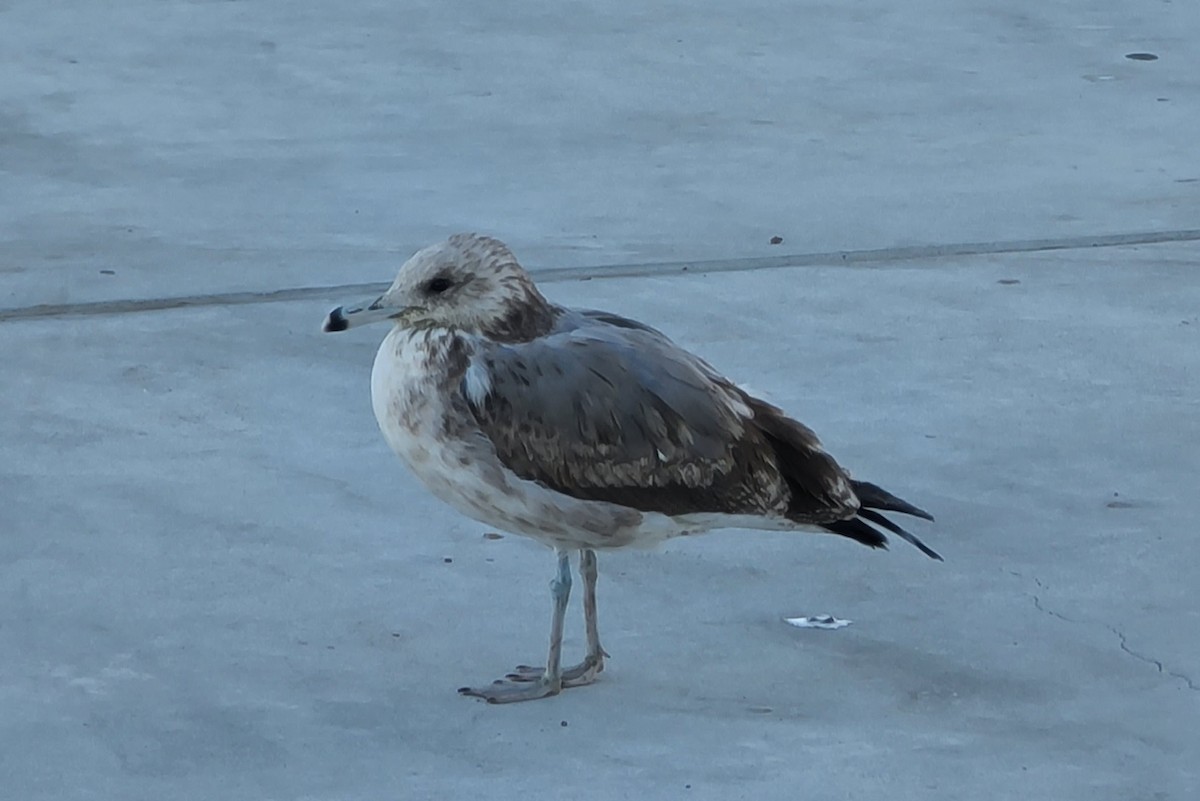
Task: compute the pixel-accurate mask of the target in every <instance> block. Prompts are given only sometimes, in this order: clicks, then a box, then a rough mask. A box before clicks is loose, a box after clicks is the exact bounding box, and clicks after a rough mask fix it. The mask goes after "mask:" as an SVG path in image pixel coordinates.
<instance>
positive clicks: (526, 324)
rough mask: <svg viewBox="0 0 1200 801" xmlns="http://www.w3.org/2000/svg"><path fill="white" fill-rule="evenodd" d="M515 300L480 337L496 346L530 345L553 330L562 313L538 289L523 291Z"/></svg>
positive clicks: (509, 301) (530, 288)
mask: <svg viewBox="0 0 1200 801" xmlns="http://www.w3.org/2000/svg"><path fill="white" fill-rule="evenodd" d="M522 290H523V291H522V292H521V294H520V295H518V296H517V297H514V298H512V299H510V300H508V301H507V302H506V303H505V306H504V309H503V310H502V311H501V313H500V314H498V315H496V316H495V317H493V318H492V319H491V320H489V321H488V323H487V324H486V325H484V326H482V328H481V333H482V334H483V335H484V336H485V337H487V338H488V339H490V340H493V341H495V342H504V343H508V344H512V343H515V342H529V341H530V340H533V339H537V338H538V337H540V336H545V335H546V334H548V333H550V331H551V330H553V328H554V323H555V321H556V320H557V319H558V316H559V315H560V314H561V313H562V309H560V308H559V307H557V306H555V305H554V304H552V303H550V301H548V300H546V298H544V297H543V296H542V293H541V292H538V290H537V287H535V286H532V285H529V286H525V287H522Z"/></svg>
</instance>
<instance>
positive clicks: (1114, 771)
mask: <svg viewBox="0 0 1200 801" xmlns="http://www.w3.org/2000/svg"><path fill="white" fill-rule="evenodd" d="M1198 29H1200V7H1197V6H1196V5H1195V4H1189V3H1181V2H1175V3H1156V4H1152V5H1140V6H1129V5H1127V4H1117V3H1113V2H1103V3H1087V4H1085V3H1064V4H1055V5H1053V6H1048V5H1046V4H1043V3H1033V2H1016V3H1009V4H1006V5H1005V7H1004V9H1003V10H996V8H995V4H985V3H977V2H965V3H964V2H955V3H941V2H936V0H920V2H917V3H910V4H906V5H903V6H900V5H897V4H885V3H879V2H866V3H859V4H854V5H853V6H847V5H844V4H835V3H828V2H823V1H822V2H810V3H803V4H785V3H777V2H765V0H764V1H763V2H757V3H740V4H737V5H734V4H725V3H717V2H698V3H687V4H671V3H662V2H653V3H648V4H640V5H638V6H636V8H635V7H633V6H629V7H619V6H617V5H616V4H612V5H601V4H585V3H574V4H549V3H522V4H516V5H515V6H490V5H486V4H482V3H478V2H473V3H427V4H419V3H406V4H393V3H346V4H320V3H314V2H298V3H247V2H229V3H225V2H222V3H199V2H198V3H182V2H127V3H122V4H120V5H119V6H118V7H116V8H113V7H110V6H102V5H99V4H90V3H57V4H44V3H33V2H22V1H19V0H18V1H13V2H2V3H0V59H2V60H3V64H4V69H3V70H0V307H3V310H2V311H0V365H2V366H3V384H2V385H0V386H2V387H3V391H2V392H0V442H2V443H3V447H4V456H5V458H4V460H3V463H2V464H0V798H4V799H8V798H12V799H22V800H24V799H38V800H39V801H40V799H85V798H97V799H162V798H172V799H211V798H229V799H321V800H322V801H325V800H327V799H328V800H329V801H334V800H335V799H337V800H340V799H384V798H396V799H422V798H464V797H480V798H497V799H511V798H531V797H554V796H558V797H564V798H597V799H617V798H629V799H644V798H664V799H670V798H697V799H741V798H747V799H749V798H754V799H760V798H766V799H794V798H815V799H826V798H828V799H869V798H879V797H888V798H892V799H930V798H946V799H964V798H969V799H993V798H994V799H1009V798H1013V799H1017V798H1019V799H1022V801H1026V800H1027V799H1041V798H1045V799H1088V800H1089V801H1091V800H1092V799H1101V801H1108V800H1109V799H1111V801H1118V799H1119V800H1120V801H1126V800H1127V799H1147V800H1148V801H1149V800H1151V799H1153V800H1154V801H1176V800H1177V801H1190V800H1191V799H1194V798H1196V797H1197V795H1198V794H1200V792H1198V791H1200V775H1198V773H1200V769H1198V768H1197V765H1200V737H1197V736H1196V732H1197V731H1198V730H1200V667H1198V665H1200V634H1198V632H1200V613H1198V612H1197V607H1196V603H1195V599H1196V579H1195V565H1196V564H1197V563H1198V559H1200V545H1197V538H1196V533H1195V524H1196V515H1195V511H1194V500H1195V497H1196V476H1197V475H1198V474H1200V456H1198V452H1200V450H1198V448H1197V443H1198V442H1200V341H1198V337H1200V316H1198V315H1200V280H1198V279H1197V269H1196V268H1197V266H1198V262H1200V252H1198V246H1197V245H1196V244H1195V242H1191V241H1180V242H1175V243H1170V242H1168V243H1164V244H1155V245H1142V246H1137V245H1135V244H1131V245H1128V246H1125V247H1106V248H1087V247H1082V245H1084V244H1086V243H1088V242H1090V241H1095V240H1096V239H1097V238H1100V237H1105V236H1109V235H1113V234H1122V233H1127V232H1145V233H1146V234H1148V236H1147V237H1145V238H1147V239H1154V238H1158V239H1171V238H1176V239H1183V240H1188V239H1194V236H1193V235H1192V234H1190V233H1189V231H1191V230H1192V229H1195V228H1196V227H1197V222H1196V221H1197V219H1198V218H1200V215H1198V214H1197V211H1198V208H1200V204H1198V202H1197V192H1200V182H1197V180H1196V179H1198V178H1200V172H1197V166H1196V162H1195V159H1194V153H1195V149H1194V143H1193V140H1194V130H1195V128H1196V123H1197V121H1198V120H1200V109H1198V104H1200V93H1198V92H1197V82H1198V81H1200V78H1198V77H1197V76H1198V75H1200V70H1197V69H1196V67H1197V51H1196V48H1195V44H1194V42H1195V34H1196V32H1197V30H1198ZM1136 51H1144V52H1153V53H1155V54H1157V55H1158V56H1160V58H1159V59H1158V60H1156V61H1134V60H1130V59H1127V58H1125V55H1126V54H1127V53H1130V52H1136ZM462 228H474V229H480V230H484V231H486V232H489V233H493V234H496V235H499V236H501V237H502V238H504V239H506V240H508V241H510V242H511V244H512V245H513V246H514V247H515V248H516V249H517V250H518V253H519V255H521V256H522V257H523V259H524V260H525V261H526V262H527V263H528V264H529V265H530V266H533V267H536V268H543V269H545V268H572V269H575V270H578V272H577V273H571V272H570V271H569V270H568V271H565V272H564V271H560V272H558V273H556V276H557V280H556V281H554V282H553V283H550V284H547V287H546V289H547V292H548V293H549V294H550V295H552V296H553V297H554V298H555V299H557V300H561V301H564V302H568V303H573V304H586V305H589V306H598V307H606V308H611V309H613V310H615V311H620V312H623V313H626V314H630V315H634V316H637V317H641V318H643V319H646V320H648V321H651V322H653V323H654V324H656V325H658V326H660V327H662V328H663V329H665V330H667V331H668V332H670V333H671V334H673V335H675V336H676V337H677V338H678V339H679V340H680V341H682V342H684V343H686V344H687V345H689V346H691V347H693V348H695V349H697V350H698V351H700V352H701V353H702V354H704V355H705V356H706V357H708V358H709V359H710V360H711V361H712V362H714V363H715V364H716V365H717V366H718V367H720V368H722V369H724V370H726V371H727V372H729V373H730V374H731V375H733V376H734V377H735V378H737V379H738V380H740V381H744V382H746V383H748V384H750V385H752V386H753V387H754V388H756V389H757V390H759V391H761V392H764V393H767V394H768V395H769V396H770V397H772V398H773V399H774V400H775V401H776V402H778V403H780V404H782V405H784V406H786V407H787V408H788V409H790V410H792V411H794V412H795V413H796V414H797V415H798V416H799V417H801V419H804V420H805V421H807V422H809V423H810V424H811V425H813V426H814V427H815V428H816V429H817V430H818V431H819V432H820V433H821V435H822V436H823V438H824V439H825V441H826V443H827V444H828V445H829V447H830V448H831V449H832V450H833V451H834V452H835V453H836V454H837V455H838V456H839V458H840V459H841V460H842V461H843V462H844V463H846V464H847V465H848V466H850V467H851V468H852V469H854V470H855V472H856V474H858V475H861V476H863V477H869V478H871V479H873V480H876V481H879V482H880V483H883V484H885V485H886V486H889V487H893V488H894V489H896V490H897V491H898V492H900V493H901V494H903V495H905V496H906V497H910V498H911V499H912V500H914V501H915V502H918V503H920V504H922V505H924V506H927V507H928V508H930V509H931V511H933V512H934V513H935V514H937V515H938V518H939V519H938V523H937V524H936V525H934V526H923V527H922V528H921V529H920V533H921V534H922V536H924V537H925V538H926V539H927V541H928V542H929V543H930V544H931V545H933V546H934V547H936V548H937V549H938V550H940V551H941V552H942V553H943V554H944V555H945V556H946V558H947V561H946V562H945V563H944V564H937V563H933V562H930V561H928V560H926V559H924V558H923V557H921V556H920V554H918V553H916V552H915V551H914V550H912V549H911V548H908V547H906V546H904V544H903V543H897V544H896V546H895V548H894V550H893V551H892V552H890V553H873V552H870V551H867V550H866V549H863V548H860V547H857V546H855V545H854V544H853V543H849V542H844V541H838V540H835V539H834V538H832V537H830V538H821V537H816V536H795V535H792V536H789V535H783V534H766V533H749V532H739V531H733V532H724V533H719V534H713V535H709V536H707V537H703V538H696V539H692V540H688V541H686V542H676V543H671V544H670V545H669V546H668V547H666V548H664V549H662V550H659V551H652V552H637V553H627V554H618V555H612V556H608V557H605V558H604V559H603V560H602V561H601V599H600V614H601V626H602V633H603V635H604V638H605V644H606V647H607V648H608V649H609V650H610V651H611V652H612V655H613V660H612V662H611V664H610V666H609V669H608V670H607V671H606V672H605V674H604V677H603V680H602V681H601V682H600V683H599V684H597V685H596V686H594V687H590V688H586V689H581V690H575V691H568V692H566V693H564V694H563V695H562V696H560V697H558V698H556V699H553V700H549V701H544V702H537V703H533V704H526V705H518V706H515V707H508V708H496V707H488V706H486V705H484V704H481V703H477V702H474V701H471V700H467V699H462V698H459V697H458V696H456V695H455V693H454V688H455V687H456V686H458V685H460V684H465V683H468V682H472V681H479V680H482V679H487V678H489V677H492V676H495V675H498V674H499V673H500V672H502V671H504V670H505V669H507V668H508V667H510V666H511V665H512V664H514V663H515V662H518V661H530V660H534V659H537V658H538V657H539V656H540V655H541V653H542V652H543V649H544V645H545V643H544V639H545V634H546V626H547V617H548V598H547V590H546V583H547V581H548V579H549V577H550V572H551V567H552V560H551V559H550V557H549V555H548V554H547V553H546V552H545V551H543V550H541V549H540V548H539V547H538V546H536V545H534V544H532V543H529V542H527V541H525V540H522V539H521V538H518V537H513V536H506V537H504V538H502V539H498V540H492V539H485V538H484V537H483V535H484V533H486V530H485V529H483V528H481V527H480V526H478V525H475V524H474V523H472V522H471V521H468V520H465V519H463V518H460V517H457V516H455V515H454V514H453V513H451V512H449V511H448V510H446V509H444V508H442V507H441V506H440V505H439V504H438V503H437V502H436V501H434V500H433V499H432V498H430V497H428V496H427V495H426V494H425V493H423V492H422V491H421V490H420V489H419V488H418V487H417V486H416V485H415V483H414V482H413V480H412V479H411V478H410V477H409V476H407V475H406V474H405V472H404V470H403V469H402V467H401V465H400V464H399V463H398V462H397V461H396V460H395V459H394V458H393V457H392V456H391V454H390V453H389V452H388V451H387V449H386V446H384V444H383V443H382V441H381V440H380V438H379V436H378V433H377V432H376V430H375V427H374V421H373V419H372V416H371V412H370V404H369V400H368V387H367V376H368V371H369V366H370V360H371V358H372V354H373V351H374V348H375V345H376V343H377V337H378V336H381V335H382V332H381V331H370V330H365V331H362V332H361V333H360V332H352V334H350V335H347V336H344V337H336V338H335V337H325V336H322V335H320V334H319V333H318V332H317V328H318V326H319V323H320V321H321V319H322V316H323V314H324V313H325V311H326V310H327V309H328V308H329V306H331V305H332V304H335V303H337V302H340V301H342V300H344V298H342V297H341V296H340V295H339V294H338V293H337V292H335V291H333V290H332V289H329V290H323V289H320V287H334V286H338V285H347V284H360V283H367V282H373V281H381V280H386V279H388V278H389V277H390V274H391V272H392V271H393V270H394V269H395V266H396V265H397V264H398V263H399V260H400V259H401V258H403V256H404V255H406V253H407V251H409V250H411V249H413V248H415V247H417V246H420V245H423V244H426V243H427V242H429V241H431V240H433V239H436V238H437V237H439V236H442V235H444V234H446V233H448V232H450V231H453V230H458V229H462ZM772 235H779V236H782V237H783V238H784V243H783V244H781V245H778V246H771V245H769V244H768V240H769V238H770V237H771V236H772ZM1034 238H1045V239H1047V240H1049V241H1048V242H1047V243H1046V248H1040V249H1038V248H1035V249H1034V250H1033V251H1032V252H998V253H992V254H987V255H975V256H971V255H963V254H962V253H960V254H959V255H956V256H953V257H943V258H932V257H930V258H925V259H919V260H914V259H911V258H907V259H906V260H898V258H899V257H901V256H908V257H911V256H913V255H919V254H920V253H921V252H922V251H919V250H908V251H905V250H903V248H906V247H912V246H918V247H920V246H932V247H934V248H935V249H936V247H937V246H941V245H946V244H953V243H963V242H977V243H992V244H993V245H995V247H996V248H997V249H999V250H1001V251H1003V250H1005V249H1006V247H1005V245H1004V243H1006V242H1017V241H1022V240H1029V239H1034ZM1134 239H1135V240H1136V239H1137V237H1134ZM997 243H998V244H997ZM1073 245H1074V247H1072V246H1073ZM1059 246H1062V247H1066V248H1067V249H1062V250H1050V249H1049V248H1050V247H1059ZM868 249H880V251H881V252H880V253H878V254H868V255H867V256H864V257H862V258H861V259H859V260H858V261H856V262H855V263H854V264H846V263H840V262H841V260H840V259H839V258H838V257H830V258H829V259H828V261H829V262H830V264H828V265H822V264H820V263H819V262H821V261H822V260H823V259H824V257H817V258H806V257H805V256H804V254H809V253H814V252H829V251H837V250H854V251H864V250H868ZM1007 249H1009V250H1020V248H1007ZM960 250H961V249H960ZM967 250H970V249H969V248H968V249H967ZM1026 250H1028V248H1026ZM929 252H933V251H929ZM789 254H790V255H789ZM765 257H780V258H779V261H781V262H784V263H788V262H793V263H805V264H809V266H804V267H798V268H791V269H775V270H761V269H760V270H745V271H739V272H713V273H705V272H703V271H701V270H697V269H695V268H692V269H689V270H688V271H687V272H686V273H685V272H683V271H682V270H676V269H668V270H666V271H664V272H663V274H661V275H643V276H640V277H626V278H609V279H605V280H600V278H596V277H594V276H596V275H597V271H596V270H593V269H592V268H593V267H595V266H597V265H616V266H617V267H618V268H619V267H620V266H622V265H628V264H631V263H638V264H641V263H646V262H680V261H688V260H714V259H715V260H723V261H720V262H719V263H718V264H717V266H721V267H730V266H738V265H741V266H753V265H754V264H755V263H754V262H748V261H746V260H750V259H761V258H765ZM813 262H818V263H817V264H812V263H813ZM699 266H700V267H703V265H699ZM599 272H600V273H603V271H599ZM642 272H646V270H642ZM575 278H592V279H593V280H575ZM304 287H316V289H313V290H311V291H309V292H307V293H304V292H300V293H295V294H293V295H291V296H289V297H291V298H292V299H291V300H289V301H288V302H275V303H268V302H254V301H256V300H262V301H266V300H269V299H270V296H268V295H265V294H263V295H261V296H260V295H256V294H255V293H268V292H271V291H274V290H279V289H285V290H290V289H298V288H304ZM245 293H249V294H245ZM180 296H195V298H194V299H195V300H198V301H199V302H201V303H202V304H203V305H200V306H198V307H194V308H185V309H173V310H162V311H154V312H144V313H110V314H96V313H91V312H95V311H96V310H97V309H98V308H100V307H96V306H91V307H89V306H87V305H86V304H89V303H97V302H104V301H116V302H118V306H116V307H109V308H110V309H111V308H119V307H120V306H119V302H121V301H126V300H133V301H138V300H143V301H144V300H153V299H163V298H172V297H180ZM47 304H59V308H58V310H57V311H55V310H54V309H48V308H46V305H47ZM62 304H67V306H65V307H63V306H62ZM70 304H83V305H76V306H71V305H70ZM35 307H36V308H35ZM72 310H73V311H74V312H76V313H63V312H64V311H72ZM773 341H774V342H775V343H776V344H772V342H773ZM447 559H449V560H450V561H449V562H447V561H446V560H447ZM826 612H828V613H833V614H836V615H839V616H841V617H845V618H850V619H852V620H854V621H855V622H854V624H853V625H852V626H850V627H849V628H846V629H843V630H840V631H833V632H821V631H801V630H798V629H794V628H791V627H789V626H787V625H786V624H784V623H783V622H782V618H783V617H786V616H794V615H798V614H814V613H826ZM577 616H578V611H577V610H576V611H575V612H574V613H573V616H572V618H571V620H570V623H571V624H572V625H571V627H570V630H569V647H571V648H574V649H579V648H580V647H581V640H582V637H581V634H582V632H581V631H580V630H579V629H580V626H579V621H578V620H577Z"/></svg>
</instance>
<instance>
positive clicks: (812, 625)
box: [784, 615, 854, 630]
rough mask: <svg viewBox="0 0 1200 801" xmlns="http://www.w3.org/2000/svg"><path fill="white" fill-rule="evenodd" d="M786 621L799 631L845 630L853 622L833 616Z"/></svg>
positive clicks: (796, 618)
mask: <svg viewBox="0 0 1200 801" xmlns="http://www.w3.org/2000/svg"><path fill="white" fill-rule="evenodd" d="M784 620H785V621H787V622H788V623H790V624H791V625H793V626H795V627H796V628H798V629H830V630H832V629H844V628H846V626H849V625H850V624H851V623H852V622H854V621H851V620H842V619H841V618H840V617H834V616H833V615H813V616H811V617H785V618H784Z"/></svg>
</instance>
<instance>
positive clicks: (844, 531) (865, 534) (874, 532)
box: [821, 517, 888, 551]
mask: <svg viewBox="0 0 1200 801" xmlns="http://www.w3.org/2000/svg"><path fill="white" fill-rule="evenodd" d="M821 528H824V529H826V530H828V531H832V532H833V533H834V534H840V535H841V536H843V537H849V538H850V539H852V540H854V541H855V542H861V543H862V544H863V545H866V546H869V547H871V548H883V549H884V550H885V551H886V550H887V547H888V544H887V543H888V541H887V537H885V536H884V535H883V533H882V532H881V531H880V530H879V529H877V528H875V527H873V526H868V525H867V524H866V523H865V522H863V520H862V518H860V517H852V518H850V519H849V520H836V521H834V522H833V523H825V524H824V525H822V526H821Z"/></svg>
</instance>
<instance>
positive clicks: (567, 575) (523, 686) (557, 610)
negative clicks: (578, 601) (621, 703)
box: [458, 550, 571, 704]
mask: <svg viewBox="0 0 1200 801" xmlns="http://www.w3.org/2000/svg"><path fill="white" fill-rule="evenodd" d="M556 553H557V555H558V573H557V574H556V575H555V577H554V580H553V581H551V582H550V595H551V597H553V599H554V614H553V615H552V616H551V618H550V651H549V653H548V654H547V655H546V669H545V670H541V671H539V672H538V675H537V676H531V677H530V678H528V679H525V678H520V679H513V678H512V677H511V676H510V677H509V678H508V679H497V680H496V681H494V682H492V683H491V684H490V685H488V686H487V687H460V688H459V690H458V691H459V692H460V693H461V694H463V695H473V696H475V697H476V698H483V699H485V700H487V702H488V703H491V704H507V703H512V702H514V701H532V700H534V699H537V698H545V697H546V696H549V695H558V693H559V692H561V691H562V688H563V676H562V661H561V660H562V635H563V619H564V618H565V617H566V613H567V601H568V600H570V598H571V559H570V556H569V554H568V553H567V552H566V551H563V550H559V551H557V552H556Z"/></svg>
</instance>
